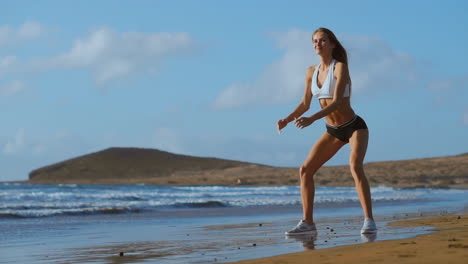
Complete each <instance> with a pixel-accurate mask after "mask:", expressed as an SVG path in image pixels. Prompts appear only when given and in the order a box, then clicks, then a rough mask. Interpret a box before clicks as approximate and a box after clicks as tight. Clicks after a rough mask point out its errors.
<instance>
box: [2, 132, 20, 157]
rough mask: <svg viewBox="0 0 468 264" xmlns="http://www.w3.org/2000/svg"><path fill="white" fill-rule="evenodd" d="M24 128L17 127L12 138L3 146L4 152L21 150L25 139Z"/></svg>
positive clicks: (14, 152) (11, 152) (12, 152)
mask: <svg viewBox="0 0 468 264" xmlns="http://www.w3.org/2000/svg"><path fill="white" fill-rule="evenodd" d="M24 134H25V130H24V128H20V129H18V131H17V132H16V134H15V136H14V139H13V140H11V141H8V142H7V143H6V144H5V146H4V147H3V153H4V154H16V153H18V152H20V151H22V150H23V148H24V147H25V139H24Z"/></svg>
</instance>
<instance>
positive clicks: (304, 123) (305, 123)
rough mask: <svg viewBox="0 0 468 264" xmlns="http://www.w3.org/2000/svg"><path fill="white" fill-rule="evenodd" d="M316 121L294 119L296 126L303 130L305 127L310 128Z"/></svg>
mask: <svg viewBox="0 0 468 264" xmlns="http://www.w3.org/2000/svg"><path fill="white" fill-rule="evenodd" d="M314 121H315V120H314V119H313V118H312V117H299V118H296V119H294V124H295V125H296V126H297V127H298V128H300V129H302V128H304V127H308V126H310V125H311V124H312V123H313V122H314Z"/></svg>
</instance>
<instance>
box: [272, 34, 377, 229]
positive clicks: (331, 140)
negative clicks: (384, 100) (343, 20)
mask: <svg viewBox="0 0 468 264" xmlns="http://www.w3.org/2000/svg"><path fill="white" fill-rule="evenodd" d="M312 41H313V45H314V50H315V52H316V53H317V55H318V56H319V57H320V64H319V65H316V66H311V67H309V68H308V70H307V72H306V77H305V91H304V96H303V98H302V100H301V102H300V103H299V105H298V106H297V107H296V109H295V110H294V111H293V112H292V113H291V114H290V115H288V116H287V117H286V118H284V119H281V120H279V121H278V124H277V126H278V131H281V129H283V128H284V127H286V125H287V124H288V123H290V122H293V121H294V124H295V125H296V127H298V128H300V129H303V128H305V127H307V126H310V125H311V124H312V123H314V122H315V121H317V120H319V119H321V118H323V117H324V118H325V121H326V128H327V131H326V132H325V133H324V134H323V135H322V136H321V137H320V138H319V140H318V141H317V142H316V143H315V145H314V146H313V147H312V149H311V150H310V152H309V154H308V156H307V158H306V160H305V161H304V163H303V164H302V166H301V167H300V169H299V175H300V186H301V198H302V210H303V219H302V220H301V221H299V223H298V224H297V226H295V227H294V228H292V229H291V230H289V231H287V232H286V234H287V235H302V234H310V233H314V232H316V227H315V223H314V219H313V208H314V196H315V185H314V174H315V173H316V172H317V170H318V169H319V168H320V167H321V166H322V165H323V164H324V163H325V162H327V161H328V160H329V159H330V158H331V157H333V156H334V155H335V153H336V152H337V151H338V150H339V149H340V148H341V147H343V146H344V145H346V144H347V143H349V144H350V148H351V153H350V157H349V165H350V170H351V174H352V176H353V178H354V182H355V185H356V189H357V193H358V195H359V200H360V202H361V206H362V209H363V211H364V225H363V227H362V229H361V233H362V234H368V233H375V232H376V231H377V228H376V225H375V222H374V219H373V215H372V203H371V193H370V188H369V183H368V181H367V178H366V176H365V174H364V169H363V162H364V156H365V154H366V150H367V143H368V139H369V130H368V128H367V125H366V122H364V120H363V119H362V118H361V117H359V116H358V115H356V114H355V112H354V111H353V109H352V108H351V102H350V96H351V78H350V76H349V72H348V56H347V53H346V50H345V49H344V48H343V46H342V45H341V43H340V42H339V41H338V39H337V38H336V36H335V34H333V32H332V31H330V30H329V29H326V28H319V29H317V30H316V31H315V32H314V33H313V34H312ZM313 96H315V97H317V99H318V101H319V103H320V106H321V110H320V111H318V112H317V113H315V114H313V115H311V116H302V115H303V114H304V113H305V112H307V110H309V108H310V103H311V101H312V97H313Z"/></svg>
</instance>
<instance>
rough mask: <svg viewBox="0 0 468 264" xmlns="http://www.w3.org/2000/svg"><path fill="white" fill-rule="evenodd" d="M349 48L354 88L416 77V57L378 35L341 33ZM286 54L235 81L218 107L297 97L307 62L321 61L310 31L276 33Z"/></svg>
mask: <svg viewBox="0 0 468 264" xmlns="http://www.w3.org/2000/svg"><path fill="white" fill-rule="evenodd" d="M338 37H339V39H340V41H341V42H342V43H343V45H344V47H345V48H346V49H347V51H348V56H349V59H350V62H349V64H350V72H351V75H352V76H351V78H352V80H353V91H354V92H360V91H364V90H370V89H372V90H375V89H379V90H383V89H389V88H390V89H395V88H397V87H399V86H401V84H402V83H405V84H407V83H409V82H413V81H414V80H415V76H416V75H417V73H416V72H417V71H416V70H415V68H416V66H415V65H414V60H413V59H412V58H411V57H410V56H408V55H407V54H404V53H401V52H398V51H396V50H394V49H392V48H391V47H390V46H389V45H388V44H387V43H385V41H383V40H382V39H380V38H376V37H368V36H356V35H345V36H338ZM274 39H275V40H276V44H277V46H278V48H279V49H284V54H283V56H282V57H281V58H279V59H278V60H277V61H275V62H273V63H272V64H270V65H267V66H266V67H265V69H264V70H263V72H262V73H261V74H260V76H258V77H257V78H256V79H255V80H253V81H250V82H243V83H241V82H236V83H233V84H231V85H229V86H228V87H226V88H225V89H224V90H222V91H221V93H220V94H219V95H218V97H217V98H216V99H215V102H214V106H215V108H218V109H222V108H235V107H240V106H243V105H249V104H258V103H273V104H274V103H286V102H291V101H292V100H298V99H299V97H300V96H301V95H302V93H303V89H304V76H305V72H306V69H307V67H308V66H311V65H315V64H318V62H319V61H318V56H315V55H313V54H314V51H313V47H312V41H311V32H309V31H303V30H299V29H293V30H290V31H288V32H285V33H278V34H274Z"/></svg>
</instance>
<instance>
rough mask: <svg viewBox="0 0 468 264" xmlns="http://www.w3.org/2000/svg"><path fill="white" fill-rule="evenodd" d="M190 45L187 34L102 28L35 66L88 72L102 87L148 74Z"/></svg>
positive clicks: (187, 48) (192, 43) (184, 51)
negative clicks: (137, 74)
mask: <svg viewBox="0 0 468 264" xmlns="http://www.w3.org/2000/svg"><path fill="white" fill-rule="evenodd" d="M194 46H195V44H194V41H193V39H192V37H191V36H190V35H189V34H187V33H164V32H163V33H142V32H116V31H114V30H112V29H110V28H107V27H103V28H99V29H96V30H93V31H91V32H90V33H89V34H88V35H87V36H86V37H84V38H81V39H78V40H76V41H75V43H74V44H73V46H72V47H71V49H70V50H69V51H68V52H66V53H64V54H61V55H58V56H54V57H52V58H47V59H44V60H41V61H36V64H37V65H39V64H40V65H46V66H47V67H49V68H82V69H86V70H90V71H91V72H92V74H93V76H94V80H95V82H96V83H97V84H105V83H107V82H109V81H112V80H115V79H117V78H121V77H126V76H129V75H131V74H133V73H137V72H145V73H151V72H152V70H153V69H154V68H158V65H159V64H160V63H161V62H162V61H163V60H164V59H166V58H167V57H169V56H179V55H186V54H190V53H191V52H192V51H193V49H194Z"/></svg>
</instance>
